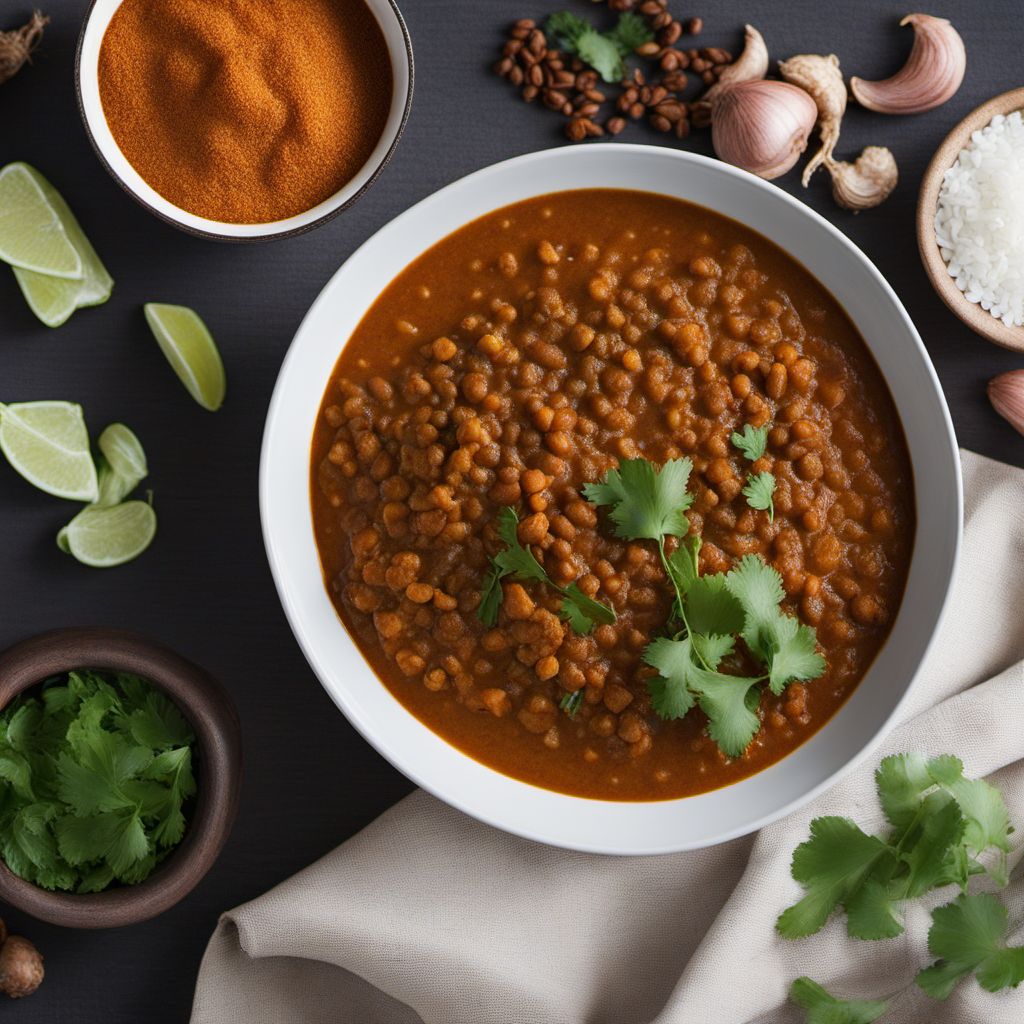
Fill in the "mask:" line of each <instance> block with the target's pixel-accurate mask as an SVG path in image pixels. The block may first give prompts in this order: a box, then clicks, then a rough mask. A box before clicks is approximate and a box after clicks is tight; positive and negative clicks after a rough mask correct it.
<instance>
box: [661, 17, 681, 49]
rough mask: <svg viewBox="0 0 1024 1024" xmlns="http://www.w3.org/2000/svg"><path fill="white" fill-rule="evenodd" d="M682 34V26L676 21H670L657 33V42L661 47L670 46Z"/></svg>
mask: <svg viewBox="0 0 1024 1024" xmlns="http://www.w3.org/2000/svg"><path fill="white" fill-rule="evenodd" d="M682 34H683V26H682V25H680V24H679V22H678V21H670V22H669V23H668V24H667V25H666V26H665V27H664V28H663V29H662V30H661V31H660V32H659V33H658V42H659V43H661V45H662V46H672V45H673V44H675V43H677V42H678V41H679V37H680V36H681V35H682Z"/></svg>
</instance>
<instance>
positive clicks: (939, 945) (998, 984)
mask: <svg viewBox="0 0 1024 1024" xmlns="http://www.w3.org/2000/svg"><path fill="white" fill-rule="evenodd" d="M1008 930H1009V914H1008V912H1007V909H1006V907H1005V906H1004V905H1003V904H1002V903H1001V902H1000V901H999V900H998V899H996V897H995V896H993V895H991V894H990V893H974V894H972V895H961V896H960V897H959V898H958V899H957V900H956V901H955V902H953V903H947V904H946V905H945V906H942V907H937V908H936V909H935V910H933V911H932V926H931V929H930V930H929V932H928V949H929V951H930V952H931V953H932V955H933V956H936V957H939V960H938V961H937V962H936V963H934V964H933V965H932V966H931V967H927V968H925V969H924V970H923V971H921V972H920V973H919V974H918V975H917V979H916V980H917V984H918V985H919V986H920V988H922V989H923V990H924V991H925V992H926V993H927V994H928V995H930V996H931V997H932V998H933V999H945V998H946V997H947V996H948V995H949V994H950V992H952V991H953V988H954V986H955V985H956V983H957V982H958V981H959V980H960V979H961V978H963V977H965V976H966V975H968V974H970V973H971V972H972V971H974V972H976V973H977V977H978V983H979V984H980V985H981V987H982V988H984V989H987V990H988V991H989V992H997V991H999V990H1000V989H1003V988H1016V987H1017V986H1018V985H1019V984H1020V983H1021V982H1022V981H1024V946H1013V947H1006V946H1003V945H1002V941H1003V939H1004V938H1005V936H1006V933H1007V931H1008Z"/></svg>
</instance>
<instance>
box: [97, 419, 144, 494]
mask: <svg viewBox="0 0 1024 1024" xmlns="http://www.w3.org/2000/svg"><path fill="white" fill-rule="evenodd" d="M98 443H99V449H100V452H101V454H100V457H99V459H97V462H96V474H97V477H98V478H99V492H100V494H99V497H98V498H97V499H96V501H95V504H97V505H107V506H109V505H118V504H120V503H121V502H122V501H124V499H125V498H127V497H128V495H129V494H131V493H132V491H134V490H135V488H136V487H138V486H139V484H140V483H141V482H142V481H143V480H144V479H145V478H146V474H147V473H148V472H149V467H148V466H147V464H146V453H145V452H144V451H143V450H142V445H141V443H140V442H139V439H138V438H137V437H136V436H135V435H134V434H133V433H132V432H131V430H129V429H128V427H126V426H125V425H124V424H123V423H112V424H111V425H110V426H109V427H107V429H106V430H104V431H103V433H102V434H100V439H99V442H98Z"/></svg>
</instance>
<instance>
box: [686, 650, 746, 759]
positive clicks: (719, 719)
mask: <svg viewBox="0 0 1024 1024" xmlns="http://www.w3.org/2000/svg"><path fill="white" fill-rule="evenodd" d="M757 682H758V680H756V679H748V678H746V677H744V676H730V675H725V674H724V673H722V672H709V671H707V669H703V668H695V669H694V679H693V687H694V689H695V690H696V691H697V694H698V697H697V703H698V704H699V705H700V709H701V711H703V712H704V714H705V715H707V716H708V735H709V736H710V737H711V738H712V739H713V740H714V741H715V743H717V744H718V746H719V747H720V748H721V749H722V752H723V753H725V754H728V755H729V756H730V757H739V756H740V755H741V754H743V752H744V751H745V750H746V749H747V747H748V746H750V741H751V740H752V739H753V738H754V735H755V734H756V733H757V730H758V729H759V728H760V727H761V719H760V718H758V716H757V713H756V711H755V710H754V709H753V708H751V707H750V703H749V698H750V695H751V692H752V691H753V692H754V693H755V694H756V692H757V691H756V690H753V688H754V687H755V686H756V684H757ZM755 707H756V704H755Z"/></svg>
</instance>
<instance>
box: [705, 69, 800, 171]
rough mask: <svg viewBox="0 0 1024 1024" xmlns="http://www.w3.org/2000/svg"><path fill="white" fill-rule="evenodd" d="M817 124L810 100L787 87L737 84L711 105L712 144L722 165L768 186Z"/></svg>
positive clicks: (785, 84)
mask: <svg viewBox="0 0 1024 1024" xmlns="http://www.w3.org/2000/svg"><path fill="white" fill-rule="evenodd" d="M817 119H818V108H817V106H816V105H815V103H814V100H812V99H811V97H810V96H809V95H808V94H807V93H806V92H804V91H803V89H800V88H798V87H797V86H795V85H790V84H789V82H776V81H773V80H771V79H755V80H752V81H749V82H739V83H737V84H735V85H730V86H727V87H726V88H725V89H723V90H722V91H721V92H719V93H718V94H717V95H716V96H715V97H714V98H713V99H712V101H711V142H712V144H713V145H714V147H715V153H717V154H718V156H719V157H720V158H721V159H722V160H725V161H726V163H730V164H734V165H735V166H737V167H742V168H743V169H744V170H745V171H750V172H751V173H753V174H757V175H759V176H760V177H762V178H767V179H768V180H771V179H772V178H777V177H779V176H780V175H782V174H785V173H786V171H788V170H789V169H790V168H791V167H792V166H793V165H794V164H795V163H796V162H797V160H798V159H799V157H800V154H801V153H802V152H803V151H804V150H805V149H806V148H807V140H808V138H809V137H810V134H811V130H812V129H813V128H814V123H815V121H817Z"/></svg>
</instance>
